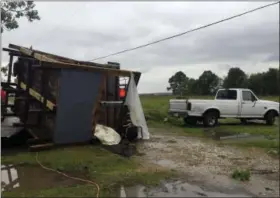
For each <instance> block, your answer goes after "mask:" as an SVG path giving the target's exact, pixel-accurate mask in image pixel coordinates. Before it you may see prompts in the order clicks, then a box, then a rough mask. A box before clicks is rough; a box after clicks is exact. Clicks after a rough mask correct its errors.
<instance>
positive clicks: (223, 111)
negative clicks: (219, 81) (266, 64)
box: [169, 89, 279, 127]
mask: <svg viewBox="0 0 280 198" xmlns="http://www.w3.org/2000/svg"><path fill="white" fill-rule="evenodd" d="M169 114H170V115H173V116H177V117H179V116H180V117H183V118H184V121H185V122H186V123H188V124H196V123H197V121H202V122H203V124H204V126H206V127H213V126H215V125H216V124H217V123H218V119H222V118H237V119H240V120H241V122H242V123H246V121H247V120H253V119H254V120H265V121H266V123H267V124H268V125H273V124H274V122H275V118H276V117H277V116H279V103H278V102H273V101H268V100H260V99H258V98H257V96H256V95H255V94H254V93H253V92H252V91H251V90H250V89H219V90H218V91H217V93H216V97H215V99H214V100H194V99H188V100H187V99H171V100H170V101H169Z"/></svg>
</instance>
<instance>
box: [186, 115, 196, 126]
mask: <svg viewBox="0 0 280 198" xmlns="http://www.w3.org/2000/svg"><path fill="white" fill-rule="evenodd" d="M184 122H185V124H186V125H196V123H197V119H196V118H195V117H185V118H184Z"/></svg>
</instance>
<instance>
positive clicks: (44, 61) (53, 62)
mask: <svg viewBox="0 0 280 198" xmlns="http://www.w3.org/2000/svg"><path fill="white" fill-rule="evenodd" d="M9 48H11V49H14V50H13V51H14V52H15V50H17V52H18V53H20V54H21V55H25V56H30V57H32V58H34V59H36V60H39V61H41V66H42V67H52V68H76V69H84V70H88V71H101V72H105V73H107V74H109V75H116V76H130V74H131V73H132V72H133V73H134V74H136V75H137V76H138V75H139V77H140V74H141V73H140V72H136V71H129V70H121V69H116V67H115V66H113V65H110V64H99V63H92V62H87V61H78V60H75V59H70V58H66V57H63V56H58V55H54V54H50V53H47V52H42V51H39V50H34V49H29V48H26V47H22V46H19V45H14V44H9ZM11 49H4V50H5V51H10V50H11Z"/></svg>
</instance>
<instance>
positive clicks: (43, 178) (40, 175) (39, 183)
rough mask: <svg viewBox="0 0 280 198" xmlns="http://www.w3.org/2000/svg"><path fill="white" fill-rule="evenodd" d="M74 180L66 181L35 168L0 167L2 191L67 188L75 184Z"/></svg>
mask: <svg viewBox="0 0 280 198" xmlns="http://www.w3.org/2000/svg"><path fill="white" fill-rule="evenodd" d="M76 183H77V182H76V181H74V180H70V179H67V178H65V177H63V176H61V175H58V174H56V173H53V172H50V171H47V170H44V169H42V168H41V167H36V166H14V165H12V164H8V165H1V186H2V192H3V191H22V192H26V191H30V190H40V189H46V188H52V187H56V186H58V185H59V186H69V185H73V184H76Z"/></svg>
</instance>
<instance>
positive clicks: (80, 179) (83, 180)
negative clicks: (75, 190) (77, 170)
mask: <svg viewBox="0 0 280 198" xmlns="http://www.w3.org/2000/svg"><path fill="white" fill-rule="evenodd" d="M36 161H37V163H38V164H39V165H40V166H41V167H42V168H43V169H45V170H48V171H52V172H56V173H57V174H60V175H63V176H64V177H67V178H69V179H73V180H77V181H82V182H85V183H89V184H92V185H94V186H96V189H97V192H96V198H99V192H100V188H99V185H98V184H97V183H95V182H93V181H90V180H86V179H82V178H78V177H72V176H69V175H67V174H65V173H63V172H60V171H58V170H55V169H52V168H48V167H46V166H44V165H43V164H42V163H41V162H40V161H39V160H38V152H37V153H36Z"/></svg>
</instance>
